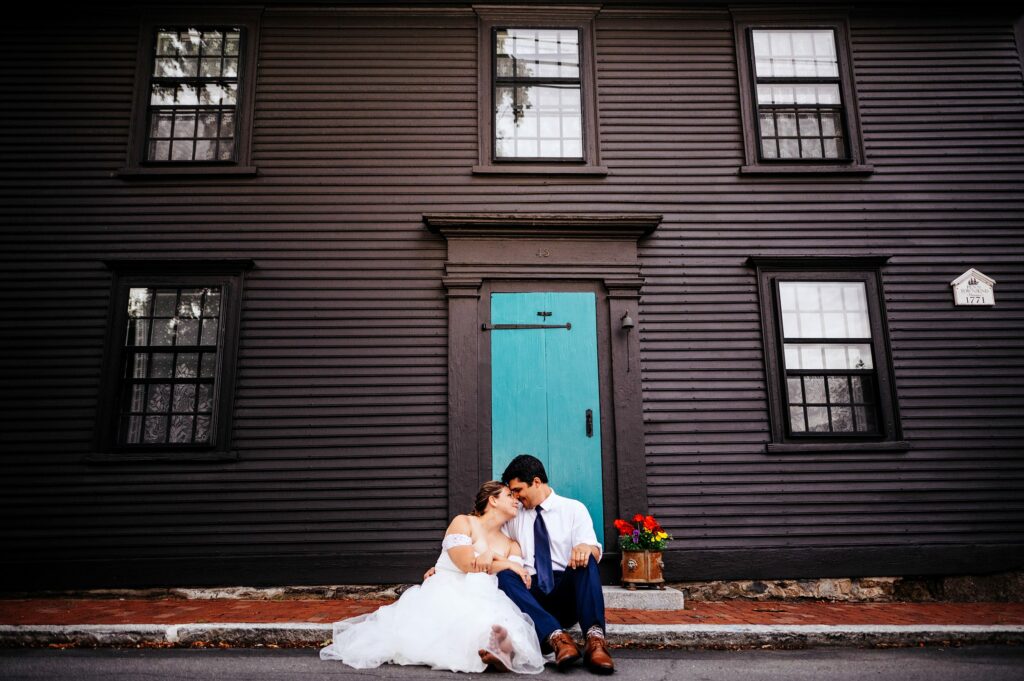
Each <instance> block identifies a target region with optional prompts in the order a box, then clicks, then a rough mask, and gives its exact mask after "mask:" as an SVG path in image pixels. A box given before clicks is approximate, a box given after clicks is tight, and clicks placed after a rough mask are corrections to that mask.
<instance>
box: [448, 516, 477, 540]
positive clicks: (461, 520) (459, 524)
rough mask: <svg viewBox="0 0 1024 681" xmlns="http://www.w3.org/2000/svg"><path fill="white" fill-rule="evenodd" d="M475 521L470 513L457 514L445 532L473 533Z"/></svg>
mask: <svg viewBox="0 0 1024 681" xmlns="http://www.w3.org/2000/svg"><path fill="white" fill-rule="evenodd" d="M472 532H473V522H472V519H471V518H470V517H469V516H468V515H457V516H455V517H454V518H452V522H451V524H450V525H448V529H447V530H445V534H467V535H468V534H472Z"/></svg>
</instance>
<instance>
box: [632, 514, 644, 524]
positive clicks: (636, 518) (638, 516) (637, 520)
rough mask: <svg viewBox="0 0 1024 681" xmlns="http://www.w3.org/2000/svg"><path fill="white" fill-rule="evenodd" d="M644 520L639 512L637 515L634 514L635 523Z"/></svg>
mask: <svg viewBox="0 0 1024 681" xmlns="http://www.w3.org/2000/svg"><path fill="white" fill-rule="evenodd" d="M643 521H644V517H643V516H642V515H640V514H639V513H637V514H636V515H635V516H633V522H634V523H642V522H643Z"/></svg>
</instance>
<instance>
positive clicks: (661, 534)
mask: <svg viewBox="0 0 1024 681" xmlns="http://www.w3.org/2000/svg"><path fill="white" fill-rule="evenodd" d="M667 536H668V532H659V533H658V539H664V538H666V537H667Z"/></svg>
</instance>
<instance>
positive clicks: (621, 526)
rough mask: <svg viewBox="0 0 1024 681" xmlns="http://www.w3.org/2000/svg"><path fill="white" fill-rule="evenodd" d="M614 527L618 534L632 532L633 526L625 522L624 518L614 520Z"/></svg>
mask: <svg viewBox="0 0 1024 681" xmlns="http://www.w3.org/2000/svg"><path fill="white" fill-rule="evenodd" d="M615 529H617V530H618V531H619V534H620V535H627V534H633V529H634V528H633V526H632V525H630V524H629V523H627V522H626V521H625V520H616V521H615Z"/></svg>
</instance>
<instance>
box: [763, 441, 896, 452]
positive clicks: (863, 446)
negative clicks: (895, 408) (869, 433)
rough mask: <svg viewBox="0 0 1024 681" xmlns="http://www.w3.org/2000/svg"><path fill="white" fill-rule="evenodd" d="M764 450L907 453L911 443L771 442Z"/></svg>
mask: <svg viewBox="0 0 1024 681" xmlns="http://www.w3.org/2000/svg"><path fill="white" fill-rule="evenodd" d="M764 449H765V452H766V453H768V454H817V453H836V452H856V453H867V452H905V451H907V450H909V449H910V443H909V442H907V441H906V440H893V441H889V442H806V443H799V442H769V443H768V444H766V445H765V446H764Z"/></svg>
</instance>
